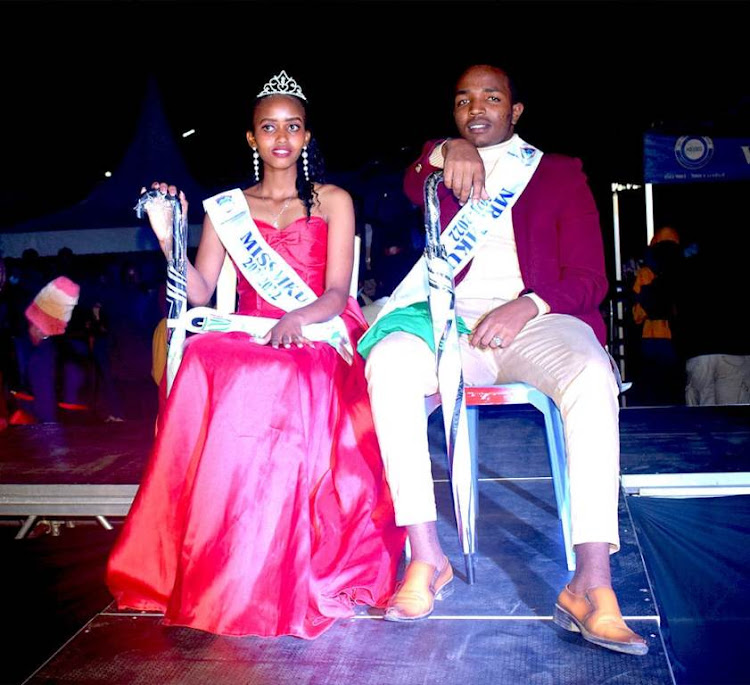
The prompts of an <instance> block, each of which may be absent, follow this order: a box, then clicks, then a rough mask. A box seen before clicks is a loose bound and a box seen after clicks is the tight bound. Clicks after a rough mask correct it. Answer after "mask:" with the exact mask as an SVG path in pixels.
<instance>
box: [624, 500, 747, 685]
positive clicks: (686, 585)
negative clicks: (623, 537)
mask: <svg viewBox="0 0 750 685" xmlns="http://www.w3.org/2000/svg"><path fill="white" fill-rule="evenodd" d="M628 507H629V509H630V512H631V515H632V517H633V522H634V524H635V529H636V533H637V535H638V540H639V542H640V545H641V547H642V549H643V555H644V560H645V563H646V569H647V571H648V574H649V576H650V578H651V581H652V582H653V584H654V594H655V596H656V597H657V599H658V602H659V609H660V611H659V613H660V615H661V617H662V632H663V634H664V636H665V639H666V641H667V643H668V646H669V648H670V650H671V652H672V654H673V656H674V658H675V661H674V663H673V667H674V670H675V677H676V680H677V682H678V684H679V685H740V684H741V683H742V684H746V683H748V682H750V666H748V657H747V654H746V653H745V649H747V635H750V589H748V581H749V580H750V496H748V495H733V496H728V497H700V498H660V497H629V498H628Z"/></svg>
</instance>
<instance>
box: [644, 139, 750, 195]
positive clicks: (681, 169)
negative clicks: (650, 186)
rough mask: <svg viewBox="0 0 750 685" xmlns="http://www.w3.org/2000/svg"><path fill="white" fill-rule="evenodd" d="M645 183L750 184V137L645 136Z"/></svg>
mask: <svg viewBox="0 0 750 685" xmlns="http://www.w3.org/2000/svg"><path fill="white" fill-rule="evenodd" d="M643 180H644V182H645V183H695V182H702V181H741V180H750V137H747V138H716V137H711V136H666V135H658V134H653V133H646V134H645V135H644V136H643Z"/></svg>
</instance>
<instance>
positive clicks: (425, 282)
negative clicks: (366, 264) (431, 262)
mask: <svg viewBox="0 0 750 685" xmlns="http://www.w3.org/2000/svg"><path fill="white" fill-rule="evenodd" d="M541 159H542V151H541V150H539V149H537V148H535V147H533V146H532V145H529V144H528V143H526V142H524V141H523V140H522V139H521V138H520V137H519V136H517V135H515V136H513V138H511V140H510V141H509V145H508V146H507V148H506V149H505V150H504V151H503V156H502V158H501V159H500V160H499V161H498V163H497V164H495V165H494V167H493V168H492V170H491V171H490V172H489V173H488V176H487V180H486V183H485V185H486V186H489V187H492V188H499V189H500V190H499V191H498V192H497V193H496V194H495V196H494V197H493V198H492V199H490V200H481V201H478V202H471V201H470V202H467V203H466V204H465V205H464V206H463V207H462V208H461V209H460V210H459V212H458V213H457V214H456V215H455V216H454V217H453V220H452V221H451V222H450V223H449V224H448V227H447V228H446V229H445V230H444V231H443V232H442V233H441V235H440V243H441V245H442V246H443V247H444V248H445V260H446V261H447V263H448V264H449V265H450V266H451V267H452V272H453V276H454V277H455V275H456V274H458V273H460V272H461V271H462V270H463V269H464V268H466V266H467V265H468V263H469V262H470V261H471V260H472V258H473V257H474V254H475V252H476V249H477V248H478V247H479V246H481V244H482V243H483V242H484V239H485V238H486V237H487V236H488V235H490V234H491V233H493V232H499V231H500V229H501V225H502V224H501V223H500V222H502V221H510V211H508V210H510V209H511V208H512V207H513V205H514V204H515V203H516V201H517V200H518V198H519V197H520V195H521V193H522V192H523V191H524V189H525V188H526V185H527V184H528V182H529V181H530V180H531V177H532V176H533V174H534V172H535V171H536V168H537V167H538V166H539V162H540V161H541ZM425 211H427V207H425ZM429 291H430V285H429V276H428V269H427V258H426V256H425V255H422V257H420V259H419V260H418V261H417V263H416V264H415V265H414V266H413V267H412V268H411V270H410V271H409V273H407V274H406V276H405V277H404V278H403V280H402V281H401V283H399V284H398V286H396V289H395V290H394V291H393V293H392V294H391V296H390V297H389V298H388V300H387V301H386V302H385V304H384V305H383V308H382V309H381V310H380V312H379V313H378V316H377V318H376V319H375V321H374V322H373V323H372V325H371V326H370V328H368V330H367V331H366V332H365V334H364V335H363V336H362V338H360V341H359V345H358V349H360V350H362V351H363V354H364V355H366V354H367V351H369V349H370V348H371V347H372V345H373V344H374V342H375V341H377V340H378V339H380V338H381V337H383V333H384V331H386V330H388V329H389V324H388V322H386V321H384V320H385V319H386V317H388V315H389V314H391V313H392V312H395V311H396V310H398V309H403V308H406V307H409V306H410V305H414V304H416V303H420V302H427V301H428V293H429ZM404 318H407V317H403V316H401V317H399V319H400V321H403V319H404ZM404 330H407V331H409V332H413V333H415V334H419V332H418V331H417V330H410V329H409V328H408V324H407V326H406V327H405V328H404ZM420 337H423V336H421V335H420Z"/></svg>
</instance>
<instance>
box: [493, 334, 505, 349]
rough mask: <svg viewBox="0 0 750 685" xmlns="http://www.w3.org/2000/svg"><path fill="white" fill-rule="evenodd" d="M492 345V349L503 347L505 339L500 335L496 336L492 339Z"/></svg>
mask: <svg viewBox="0 0 750 685" xmlns="http://www.w3.org/2000/svg"><path fill="white" fill-rule="evenodd" d="M490 344H491V345H492V347H502V346H503V339H502V338H501V337H500V336H499V335H496V336H494V337H493V338H492V340H490Z"/></svg>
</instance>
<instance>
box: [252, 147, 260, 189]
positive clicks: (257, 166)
mask: <svg viewBox="0 0 750 685" xmlns="http://www.w3.org/2000/svg"><path fill="white" fill-rule="evenodd" d="M253 169H254V170H255V182H256V183H257V182H258V181H260V155H259V154H258V148H257V147H254V148H253Z"/></svg>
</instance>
